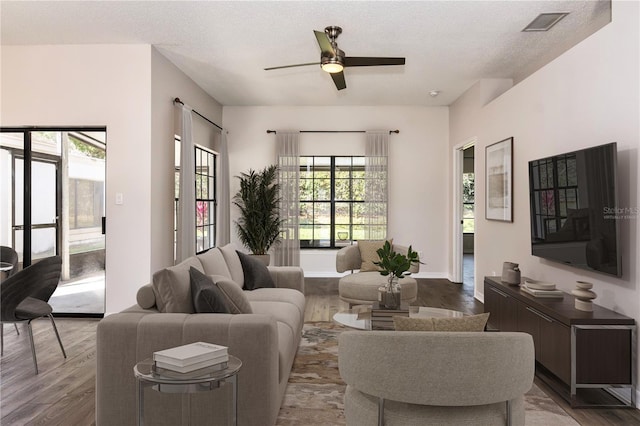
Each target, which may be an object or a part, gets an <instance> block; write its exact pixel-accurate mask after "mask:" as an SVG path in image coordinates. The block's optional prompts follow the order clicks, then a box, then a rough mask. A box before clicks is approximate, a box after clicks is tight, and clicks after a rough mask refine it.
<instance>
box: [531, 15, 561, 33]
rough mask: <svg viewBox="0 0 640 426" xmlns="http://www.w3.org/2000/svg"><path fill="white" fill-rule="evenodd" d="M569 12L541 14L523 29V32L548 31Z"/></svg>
mask: <svg viewBox="0 0 640 426" xmlns="http://www.w3.org/2000/svg"><path fill="white" fill-rule="evenodd" d="M568 14H569V12H555V13H541V14H540V15H538V16H537V17H536V18H535V19H534V20H533V21H531V23H530V24H529V25H527V26H526V27H524V29H523V30H522V31H523V32H529V31H549V30H550V29H551V27H553V26H554V25H555V24H557V23H558V22H559V21H560V20H561V19H562V18H564V17H565V16H567V15H568Z"/></svg>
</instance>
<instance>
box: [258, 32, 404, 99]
mask: <svg viewBox="0 0 640 426" xmlns="http://www.w3.org/2000/svg"><path fill="white" fill-rule="evenodd" d="M314 33H315V35H316V39H317V40H318V44H319V45H320V50H321V52H322V53H321V54H320V62H310V63H306V64H294V65H283V66H279V67H271V68H265V69H264V70H265V71H270V70H277V69H281V68H293V67H305V66H308V65H320V67H321V68H322V70H323V71H326V72H328V73H329V74H330V75H331V78H332V79H333V82H334V83H335V85H336V88H337V89H338V90H342V89H346V87H347V83H346V82H345V80H344V72H343V71H342V70H343V69H344V68H345V67H372V66H380V65H404V63H405V58H379V57H368V56H362V57H358V56H345V53H344V51H342V50H340V49H339V48H338V43H337V42H336V39H337V38H338V36H339V35H340V34H341V33H342V28H340V27H335V26H331V27H327V28H325V29H324V32H321V31H314Z"/></svg>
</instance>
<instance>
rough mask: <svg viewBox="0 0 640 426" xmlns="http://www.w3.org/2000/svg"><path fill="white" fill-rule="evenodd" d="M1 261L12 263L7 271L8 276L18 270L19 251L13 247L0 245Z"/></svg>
mask: <svg viewBox="0 0 640 426" xmlns="http://www.w3.org/2000/svg"><path fill="white" fill-rule="evenodd" d="M0 262H2V263H6V264H11V269H8V270H6V271H5V273H6V275H7V278H8V277H10V276H11V275H13V274H15V273H16V272H18V252H16V251H15V250H14V249H13V248H12V247H7V246H0ZM3 266H4V265H3Z"/></svg>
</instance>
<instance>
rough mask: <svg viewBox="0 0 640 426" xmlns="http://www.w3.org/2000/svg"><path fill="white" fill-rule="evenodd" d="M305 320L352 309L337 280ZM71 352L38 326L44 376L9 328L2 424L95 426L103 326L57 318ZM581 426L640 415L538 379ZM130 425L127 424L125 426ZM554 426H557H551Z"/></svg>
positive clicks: (467, 300)
mask: <svg viewBox="0 0 640 426" xmlns="http://www.w3.org/2000/svg"><path fill="white" fill-rule="evenodd" d="M306 293H307V294H306V296H307V308H306V312H305V321H307V322H315V321H331V318H332V317H333V314H334V313H336V312H338V311H339V310H342V309H346V308H347V304H346V303H344V302H341V301H340V300H339V298H338V291H337V280H336V279H320V278H317V279H307V280H306ZM418 304H420V305H422V306H434V307H442V308H450V309H456V310H460V311H464V312H466V313H479V312H482V310H483V307H482V304H481V303H479V302H478V301H476V300H475V299H474V298H473V289H472V288H471V287H469V286H464V285H459V284H451V283H450V282H449V281H447V280H423V279H419V280H418ZM56 323H57V324H58V328H59V330H60V334H61V336H62V339H63V343H64V345H65V349H66V351H67V356H68V358H67V359H66V360H65V359H64V358H63V357H62V353H61V351H60V348H59V346H58V343H57V341H56V338H55V335H54V333H53V330H52V329H51V324H50V323H49V321H47V320H38V321H35V322H34V324H33V328H34V340H35V344H36V351H37V355H38V366H39V369H40V374H38V375H37V376H36V375H35V374H34V371H33V361H32V359H31V351H30V349H29V343H28V337H27V334H26V330H24V331H23V329H22V327H20V335H17V334H16V332H15V329H14V328H13V327H12V326H9V325H5V333H4V338H5V348H4V349H5V352H4V356H3V357H2V361H1V363H0V397H1V404H0V425H3V426H9V425H11V426H13V425H61V426H89V425H93V424H95V421H94V410H95V390H94V386H95V356H96V352H95V332H96V326H97V321H96V320H84V319H62V318H58V319H56ZM536 383H537V384H538V386H540V387H541V388H542V389H544V390H545V392H547V394H549V395H550V396H551V397H552V398H553V399H554V400H556V402H557V403H558V404H559V405H560V406H562V407H563V408H564V409H565V411H567V412H568V413H569V414H570V415H571V416H572V417H573V418H574V419H576V421H577V422H578V423H580V424H581V425H585V426H591V425H593V426H595V425H620V426H623V425H624V426H627V425H640V411H639V410H633V409H576V410H572V409H570V408H569V407H568V406H567V404H566V403H565V402H564V400H562V398H560V397H559V396H557V395H556V394H554V393H553V392H552V391H550V390H549V389H548V388H546V386H545V385H544V383H541V382H539V381H537V380H536ZM123 426H124V425H123ZM550 426H552V425H550Z"/></svg>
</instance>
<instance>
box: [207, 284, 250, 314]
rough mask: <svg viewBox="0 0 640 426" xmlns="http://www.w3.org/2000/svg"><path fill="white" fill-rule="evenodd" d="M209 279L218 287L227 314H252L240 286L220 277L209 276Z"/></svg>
mask: <svg viewBox="0 0 640 426" xmlns="http://www.w3.org/2000/svg"><path fill="white" fill-rule="evenodd" d="M209 278H211V280H212V281H213V283H214V284H215V285H216V286H217V287H218V289H219V290H220V292H221V293H222V295H223V296H224V297H225V300H226V303H227V307H228V308H229V312H230V313H232V314H252V313H253V310H252V309H251V304H250V303H249V299H247V296H246V295H245V292H244V291H243V290H242V289H241V288H240V286H239V285H238V284H237V283H235V282H233V281H231V280H230V279H228V278H226V277H223V276H222V275H210V276H209Z"/></svg>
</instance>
